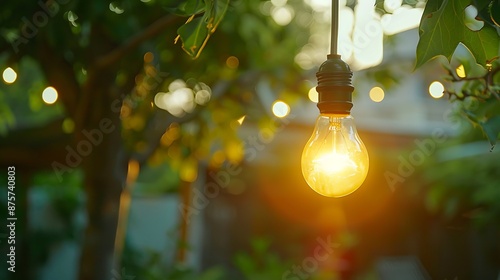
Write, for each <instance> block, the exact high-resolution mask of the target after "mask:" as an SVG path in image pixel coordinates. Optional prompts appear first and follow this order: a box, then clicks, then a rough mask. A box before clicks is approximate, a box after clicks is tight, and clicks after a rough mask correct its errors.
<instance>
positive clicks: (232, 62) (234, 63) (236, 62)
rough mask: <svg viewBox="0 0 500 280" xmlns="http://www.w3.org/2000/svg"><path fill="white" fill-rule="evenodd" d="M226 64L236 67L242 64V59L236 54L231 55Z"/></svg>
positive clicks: (232, 67)
mask: <svg viewBox="0 0 500 280" xmlns="http://www.w3.org/2000/svg"><path fill="white" fill-rule="evenodd" d="M226 65H227V67H229V68H231V69H236V68H238V66H239V65H240V61H239V60H238V58H237V57H236V56H230V57H228V58H227V59H226Z"/></svg>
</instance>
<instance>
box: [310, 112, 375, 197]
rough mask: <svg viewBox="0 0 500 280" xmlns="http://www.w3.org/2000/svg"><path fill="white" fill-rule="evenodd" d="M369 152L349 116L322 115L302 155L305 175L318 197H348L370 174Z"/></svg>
mask: <svg viewBox="0 0 500 280" xmlns="http://www.w3.org/2000/svg"><path fill="white" fill-rule="evenodd" d="M368 165H369V162H368V152H367V151H366V148H365V146H364V144H363V142H361V139H360V138H359V136H358V134H357V132H356V129H355V127H354V121H353V119H352V117H351V116H349V115H320V116H319V117H318V120H317V122H316V127H315V130H314V132H313V135H312V136H311V139H309V141H308V142H307V144H306V146H305V148H304V151H303V153H302V174H303V175H304V178H305V180H306V182H307V184H308V185H309V186H310V187H311V188H312V189H313V190H314V191H316V192H317V193H319V194H321V195H324V196H329V197H342V196H346V195H348V194H350V193H352V192H354V191H355V190H357V189H358V188H359V187H360V186H361V184H362V183H363V182H364V180H365V178H366V175H367V173H368Z"/></svg>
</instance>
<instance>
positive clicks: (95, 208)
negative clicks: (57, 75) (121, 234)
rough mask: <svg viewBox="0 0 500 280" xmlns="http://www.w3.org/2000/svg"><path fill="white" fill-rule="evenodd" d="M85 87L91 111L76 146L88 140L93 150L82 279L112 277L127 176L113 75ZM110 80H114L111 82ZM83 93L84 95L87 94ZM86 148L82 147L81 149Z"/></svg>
mask: <svg viewBox="0 0 500 280" xmlns="http://www.w3.org/2000/svg"><path fill="white" fill-rule="evenodd" d="M98 79H99V81H98V82H97V83H95V84H93V85H89V86H88V87H85V88H84V90H85V91H87V92H85V95H86V96H88V98H89V101H88V103H89V104H91V105H90V106H88V108H89V109H88V111H87V112H85V114H83V115H84V116H85V119H86V121H84V122H83V123H84V125H83V126H84V128H83V129H82V133H81V134H82V135H81V137H80V140H79V141H77V142H76V147H77V148H78V147H79V145H80V146H82V147H83V145H84V144H82V143H85V141H87V142H89V143H91V144H92V150H91V152H90V153H89V154H88V156H87V157H86V158H85V159H84V161H83V165H82V167H83V171H84V188H85V193H86V210H87V211H86V212H87V228H86V230H85V236H84V242H83V246H82V253H81V259H80V272H79V279H80V280H109V279H113V276H116V275H119V271H113V251H114V244H115V234H116V227H117V222H118V213H119V204H120V194H121V191H122V189H123V186H124V182H125V178H126V162H127V161H126V160H125V158H124V152H123V140H122V137H121V121H120V117H119V113H120V112H119V109H120V107H121V104H122V102H121V99H120V98H119V97H118V96H117V95H113V94H110V93H111V92H112V90H111V89H112V86H111V85H110V84H111V83H112V81H114V79H113V78H112V77H107V78H106V77H105V75H104V76H102V77H99V78H98ZM110 81H111V82H110ZM85 95H84V96H85ZM82 150H83V149H82Z"/></svg>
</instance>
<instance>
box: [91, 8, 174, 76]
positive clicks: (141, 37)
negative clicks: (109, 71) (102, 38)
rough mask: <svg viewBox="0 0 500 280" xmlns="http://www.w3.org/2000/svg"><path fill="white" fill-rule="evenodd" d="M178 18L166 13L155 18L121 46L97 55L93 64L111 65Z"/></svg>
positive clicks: (100, 66)
mask: <svg viewBox="0 0 500 280" xmlns="http://www.w3.org/2000/svg"><path fill="white" fill-rule="evenodd" d="M179 19H181V18H180V17H178V16H175V15H167V16H164V17H162V18H160V19H158V20H156V21H155V22H153V23H152V24H151V25H149V26H148V27H146V28H145V29H144V30H143V31H142V32H140V33H139V34H136V35H134V36H132V37H131V38H130V39H129V40H127V41H126V42H125V43H124V44H123V45H122V46H120V47H118V48H116V49H114V50H113V51H111V52H109V53H108V54H106V55H103V56H101V57H98V58H97V59H96V61H95V66H96V67H98V68H106V67H109V66H111V65H113V64H114V63H116V62H117V61H119V60H120V59H122V58H123V57H124V56H125V55H127V54H128V53H130V52H131V51H133V50H134V49H135V48H137V47H138V46H139V45H140V44H141V43H143V42H144V41H146V40H148V39H150V38H152V37H154V36H156V35H158V34H159V33H161V32H162V31H163V30H165V28H167V27H168V26H170V25H172V24H174V23H176V22H177V21H178V20H179Z"/></svg>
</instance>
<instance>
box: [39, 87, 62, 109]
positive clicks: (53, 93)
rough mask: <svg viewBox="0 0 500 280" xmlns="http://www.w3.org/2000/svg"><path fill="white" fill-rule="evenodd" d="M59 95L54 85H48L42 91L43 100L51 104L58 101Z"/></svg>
mask: <svg viewBox="0 0 500 280" xmlns="http://www.w3.org/2000/svg"><path fill="white" fill-rule="evenodd" d="M58 97H59V95H58V94H57V90H56V89H55V88H53V87H46V88H45V89H44V90H43V92H42V99H43V102H45V103H47V104H49V105H50V104H54V103H56V101H57V98H58Z"/></svg>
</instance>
